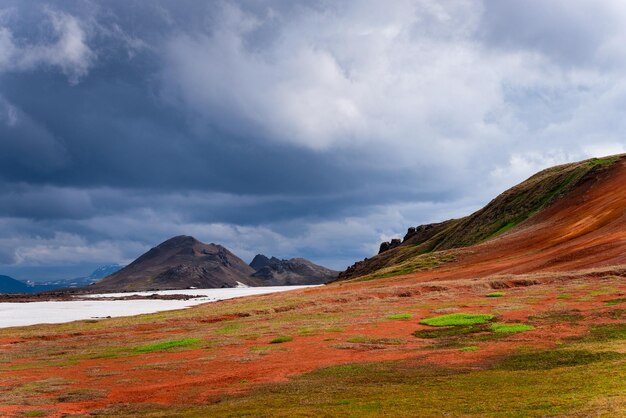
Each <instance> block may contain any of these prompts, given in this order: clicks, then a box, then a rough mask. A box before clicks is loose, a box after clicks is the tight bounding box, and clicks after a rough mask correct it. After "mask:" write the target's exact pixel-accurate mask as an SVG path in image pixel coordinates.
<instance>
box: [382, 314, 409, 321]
mask: <svg viewBox="0 0 626 418" xmlns="http://www.w3.org/2000/svg"><path fill="white" fill-rule="evenodd" d="M411 318H413V315H411V314H408V313H403V314H396V315H389V316H388V317H387V319H388V320H390V321H397V320H404V321H406V320H409V319H411Z"/></svg>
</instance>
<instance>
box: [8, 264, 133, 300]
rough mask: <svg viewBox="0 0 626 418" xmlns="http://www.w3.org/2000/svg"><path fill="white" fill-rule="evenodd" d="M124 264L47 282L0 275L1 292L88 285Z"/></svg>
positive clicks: (43, 290) (36, 290)
mask: <svg viewBox="0 0 626 418" xmlns="http://www.w3.org/2000/svg"><path fill="white" fill-rule="evenodd" d="M122 267H123V266H120V265H119V264H108V265H105V266H100V267H98V268H97V269H95V270H94V271H93V272H92V273H91V274H90V275H89V276H86V277H76V278H73V279H59V280H50V281H45V282H37V283H33V282H28V283H27V282H22V281H20V280H16V279H14V278H12V277H9V276H2V275H0V293H39V292H47V291H50V290H55V289H65V288H77V287H84V286H88V285H90V284H91V283H94V282H96V281H98V280H100V279H102V278H103V277H106V276H108V275H110V274H112V273H115V272H116V271H118V270H119V269H121V268H122Z"/></svg>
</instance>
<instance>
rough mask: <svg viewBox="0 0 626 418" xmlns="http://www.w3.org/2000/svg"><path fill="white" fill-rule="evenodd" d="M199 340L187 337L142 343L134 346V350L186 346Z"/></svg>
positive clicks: (142, 351) (159, 349)
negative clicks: (139, 345)
mask: <svg viewBox="0 0 626 418" xmlns="http://www.w3.org/2000/svg"><path fill="white" fill-rule="evenodd" d="M199 342H200V340H199V339H197V338H187V339H184V340H174V341H165V342H162V343H157V344H150V345H144V346H143V347H137V348H135V351H138V352H140V353H150V352H153V351H161V350H170V349H172V348H178V347H188V346H191V345H195V344H198V343H199Z"/></svg>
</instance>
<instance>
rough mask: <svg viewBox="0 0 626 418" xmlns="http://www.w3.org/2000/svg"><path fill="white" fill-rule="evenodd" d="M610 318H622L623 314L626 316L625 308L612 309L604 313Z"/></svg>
mask: <svg viewBox="0 0 626 418" xmlns="http://www.w3.org/2000/svg"><path fill="white" fill-rule="evenodd" d="M606 316H608V317H609V318H611V319H622V317H623V316H626V309H613V310H612V311H609V312H607V313H606Z"/></svg>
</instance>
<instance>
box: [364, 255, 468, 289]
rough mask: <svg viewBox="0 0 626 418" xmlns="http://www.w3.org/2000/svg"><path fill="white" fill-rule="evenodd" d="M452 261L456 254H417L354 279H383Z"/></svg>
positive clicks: (454, 259)
mask: <svg viewBox="0 0 626 418" xmlns="http://www.w3.org/2000/svg"><path fill="white" fill-rule="evenodd" d="M453 261H456V256H455V255H454V254H450V253H432V254H419V255H417V256H415V257H413V258H411V259H409V260H408V261H404V262H400V263H398V264H394V265H392V266H390V267H386V268H382V269H379V270H377V271H375V272H374V273H373V274H370V275H366V276H363V277H359V278H357V279H355V280H354V281H359V282H361V281H369V280H374V279H385V278H388V277H394V276H401V275H404V274H411V273H417V272H421V271H427V270H432V269H435V268H437V267H440V266H441V265H443V264H446V263H450V262H453Z"/></svg>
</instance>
